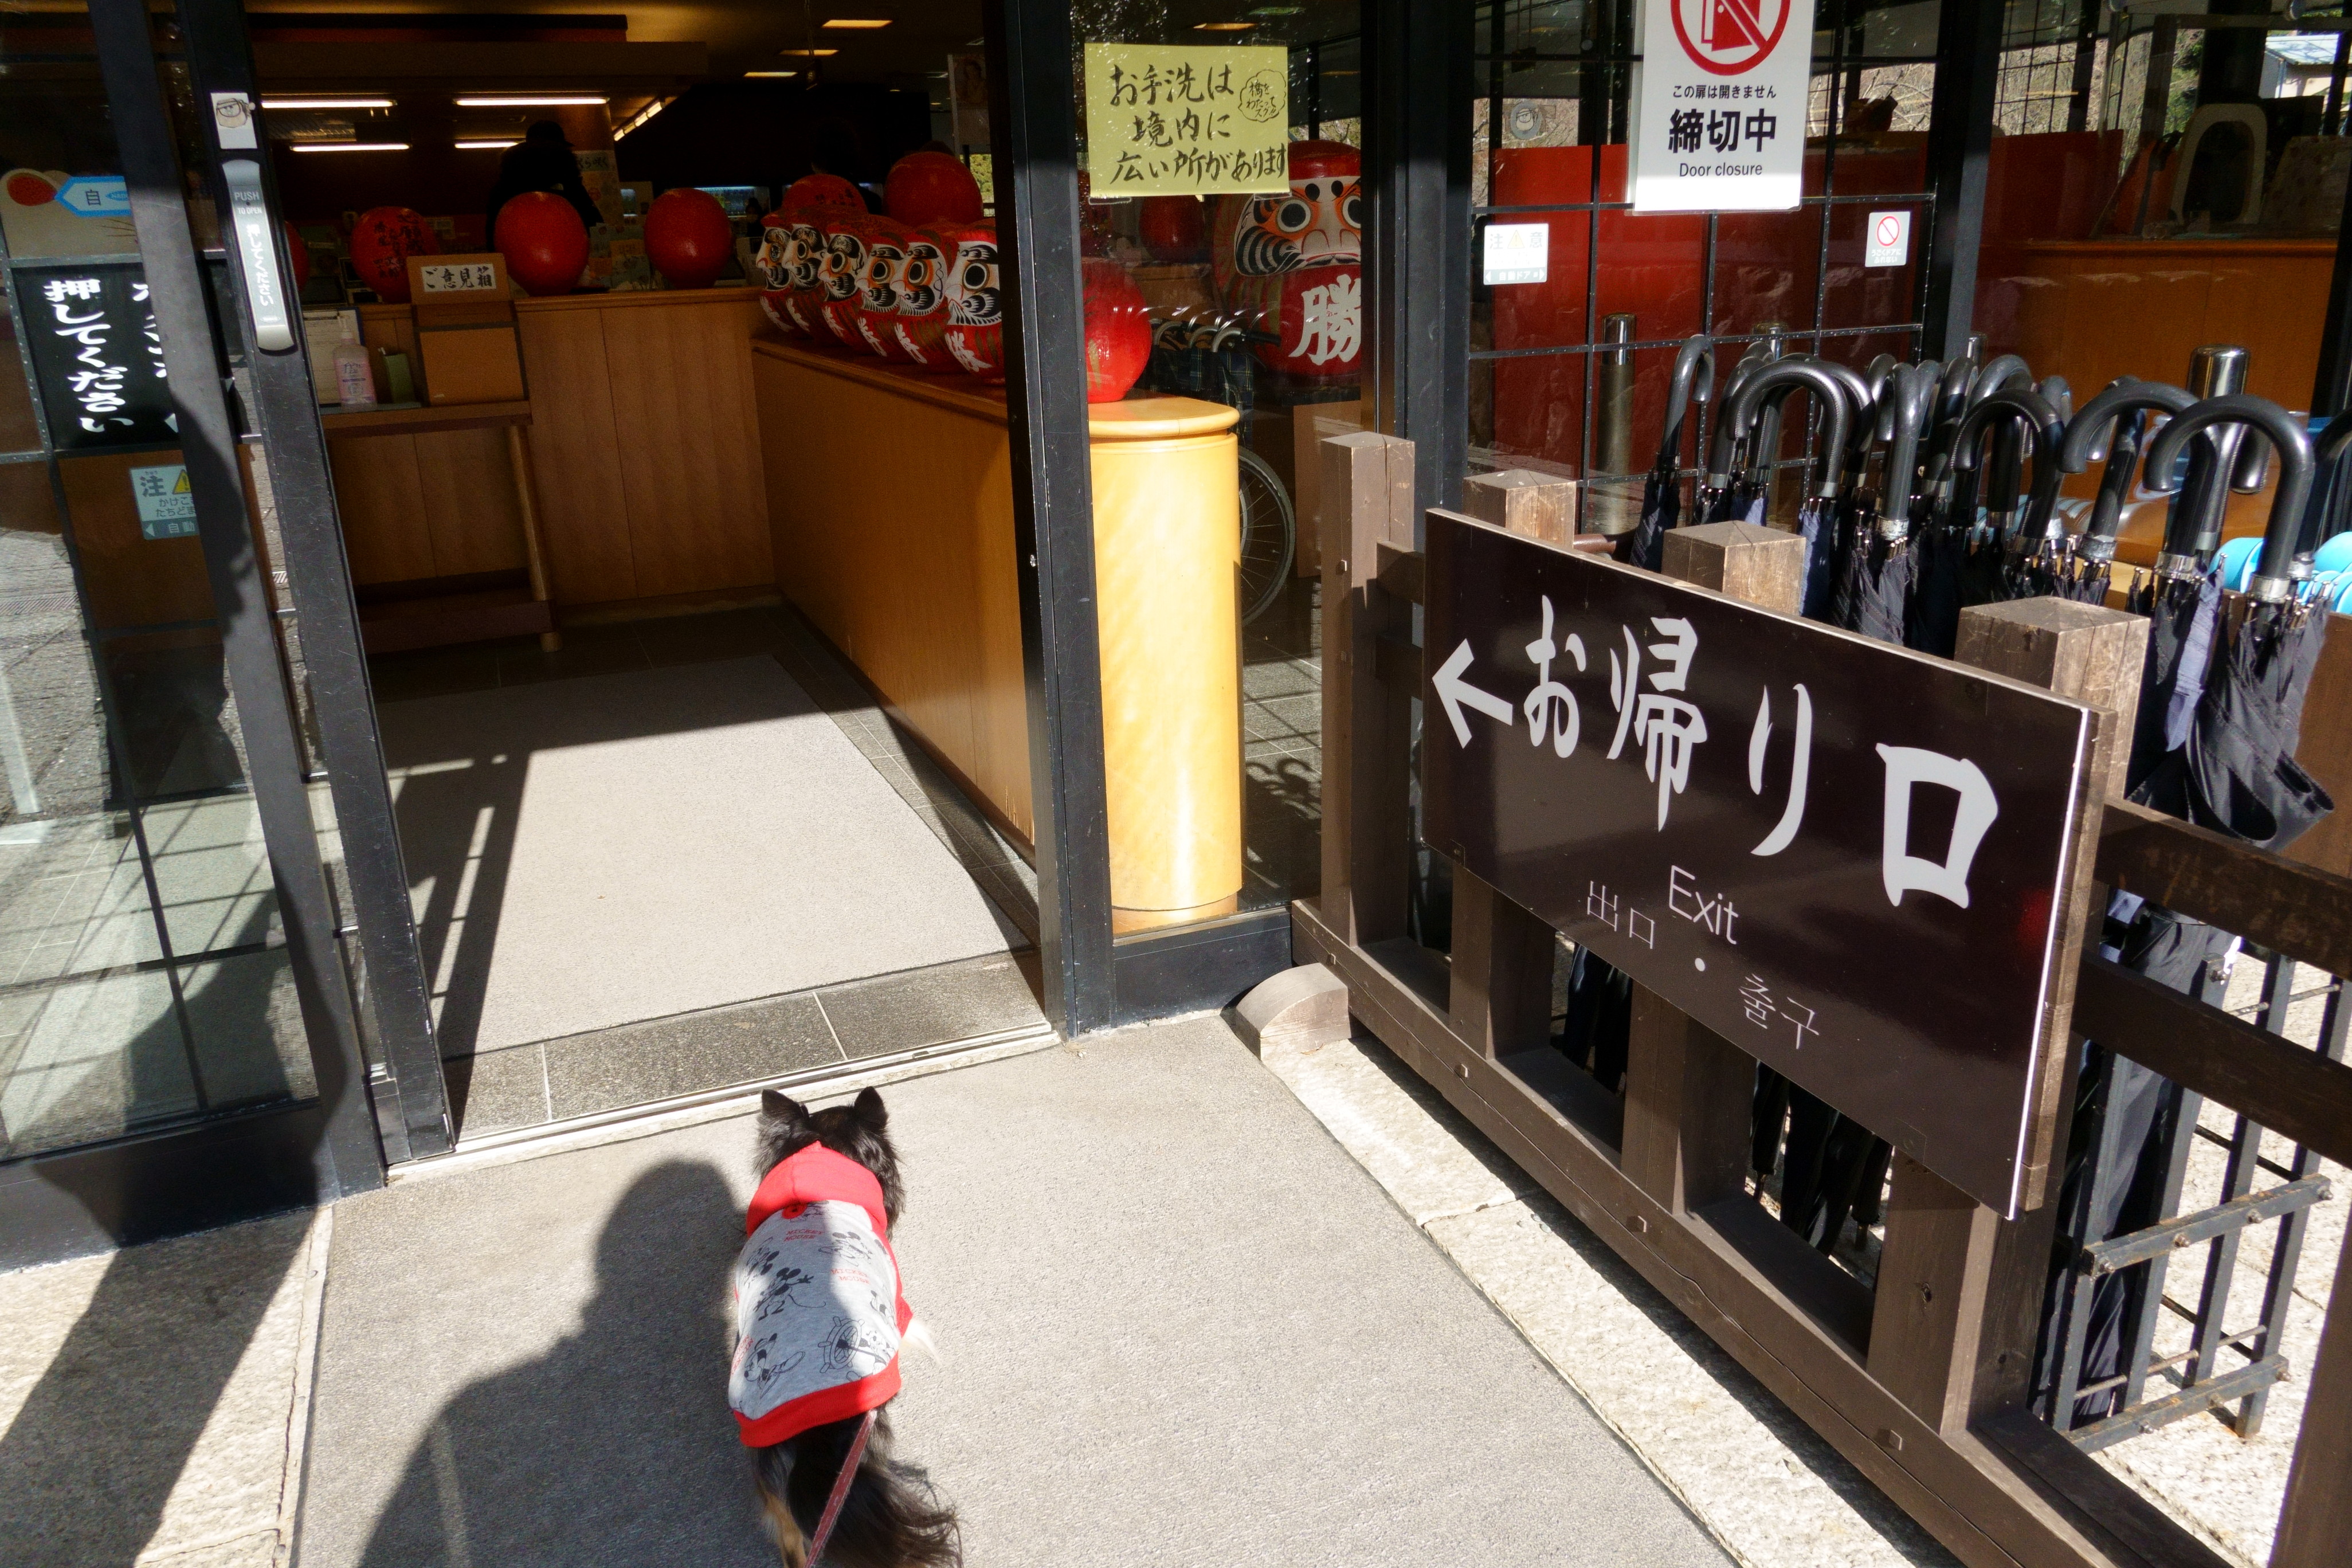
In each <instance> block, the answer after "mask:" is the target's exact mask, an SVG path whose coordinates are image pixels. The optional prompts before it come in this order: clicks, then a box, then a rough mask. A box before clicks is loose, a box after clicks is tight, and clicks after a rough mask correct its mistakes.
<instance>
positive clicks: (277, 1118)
mask: <svg viewBox="0 0 2352 1568" xmlns="http://www.w3.org/2000/svg"><path fill="white" fill-rule="evenodd" d="M89 20H90V26H91V30H92V35H93V37H94V39H95V42H96V48H97V55H98V63H99V68H100V77H101V79H102V81H103V83H104V86H105V90H106V96H107V102H108V110H109V113H110V117H111V119H112V121H113V125H114V130H115V135H116V141H117V145H118V148H119V151H120V153H121V163H122V173H123V177H124V179H125V181H126V182H127V184H128V186H129V191H130V198H131V221H132V226H133V228H134V230H135V232H136V234H137V236H138V244H139V251H140V260H141V266H142V276H143V278H144V280H145V282H146V285H147V288H148V292H149V298H150V300H151V301H152V307H153V310H154V316H155V323H156V327H157V329H158V332H159V334H160V336H161V338H162V340H163V360H164V365H165V369H166V371H167V373H168V377H169V384H170V387H171V392H172V399H173V407H174V412H175V414H176V416H177V421H178V433H179V436H180V452H181V458H182V460H183V461H184V463H185V465H186V468H187V474H188V482H189V488H190V489H191V492H192V499H193V501H194V510H195V513H196V531H197V537H198V541H199V543H200V545H201V547H202V550H203V553H204V559H205V572H206V575H207V578H208V579H209V582H210V584H211V588H212V594H213V599H214V605H215V616H216V620H217V624H218V626H219V628H220V634H221V643H222V654H223V660H224V665H225V673H226V682H227V687H228V691H229V694H230V696H231V697H232V699H233V700H234V701H235V702H236V710H237V719H238V730H239V733H240V735H241V737H242V739H243V741H244V751H245V764H246V774H247V783H248V784H249V787H250V788H251V791H252V798H253V803H254V807H255V811H256V814H257V816H258V818H259V821H260V826H261V831H262V837H263V841H264V846H265V848H266V851H267V854H268V862H269V867H270V871H271V876H272V880H273V883H274V886H275V889H276V892H277V900H278V916H279V923H280V926H281V928H282V932H283V940H284V943H285V951H286V954H287V959H288V962H289V967H290V969H291V971H292V976H293V980H294V986H295V994H296V997H297V1002H298V1005H299V1012H300V1016H301V1021H302V1029H303V1035H304V1038H305V1041H306V1043H307V1046H308V1048H309V1052H310V1063H311V1068H312V1071H313V1074H314V1076H315V1078H316V1081H317V1086H318V1093H317V1097H316V1098H315V1099H314V1100H308V1101H303V1102H299V1103H293V1104H284V1105H278V1106H270V1107H265V1108H262V1109H259V1110H251V1111H246V1112H237V1113H231V1114H227V1115H224V1116H219V1117H214V1118H210V1119H207V1120H205V1121H199V1122H196V1123H194V1124H193V1125H190V1126H186V1127H180V1128H167V1129H162V1130H158V1131H151V1132H144V1133H138V1134H132V1135H130V1136H127V1137H121V1138H116V1139H111V1140H107V1141H104V1142H97V1143H92V1144H88V1145H84V1146H81V1147H78V1148H72V1149H67V1150H61V1151H58V1152H54V1153H47V1154H36V1155H32V1156H28V1157H26V1158H25V1159H22V1160H18V1161H14V1162H11V1163H9V1164H8V1165H6V1166H5V1167H0V1217H5V1224H0V1264H5V1265H21V1264H27V1263H33V1262H40V1261H47V1260H50V1259H54V1258H61V1257H68V1256H71V1255H74V1254H77V1253H83V1252H90V1251H97V1250H102V1249H104V1248H106V1247H114V1246H121V1245H126V1244H129V1243H132V1242H137V1241H142V1240H146V1239H150V1238H152V1237H159V1236H164V1235H170V1234H173V1233H175V1232H178V1231H184V1230H188V1229H193V1228H196V1227H199V1226H206V1225H217V1224H223V1223H226V1222H228V1221H231V1220H235V1219H239V1218H244V1217H247V1216H250V1215H258V1214H264V1213H269V1212H273V1211H278V1210H284V1209H288V1208H298V1207H302V1206H305V1205H311V1204H317V1203H326V1202H332V1201H333V1200H335V1199H337V1198H340V1197H342V1196H345V1195H347V1194H352V1193H357V1192H363V1191H367V1190H370V1189H373V1188H374V1187H377V1186H380V1185H382V1184H383V1148H382V1146H381V1143H380V1142H379V1139H378V1136H377V1131H376V1124H375V1117H374V1115H373V1107H372V1106H371V1104H370V1101H369V1097H368V1095H367V1093H366V1092H365V1084H366V1069H365V1067H364V1065H363V1061H362V1052H361V1048H360V1037H359V1027H358V1021H357V1018H356V1016H355V1014H354V1010H353V1008H352V994H351V990H350V987H349V983H348V981H347V978H346V976H345V973H344V971H343V967H342V963H341V959H340V956H339V954H338V952H337V942H336V937H337V933H336V920H335V914H334V903H333V899H332V896H331V891H330V889H329V887H328V882H327V876H326V871H325V868H324V867H323V866H322V864H321V862H320V852H319V843H318V831H319V830H318V825H317V824H316V823H315V822H314V821H313V820H312V817H311V809H310V779H309V778H307V777H306V775H305V769H304V766H303V762H302V752H301V747H300V743H299V740H298V737H297V735H296V731H295V722H296V721H295V713H294V707H293V702H292V699H291V696H290V694H289V690H288V688H287V683H286V673H285V667H284V665H283V664H282V662H281V658H280V650H279V646H278V626H277V624H276V622H277V619H278V616H277V614H276V613H275V612H274V611H273V610H272V609H271V608H270V605H269V603H268V592H267V589H266V587H265V585H264V583H263V578H262V563H261V562H260V560H259V559H258V557H257V552H256V551H255V547H254V533H253V527H252V519H251V518H250V516H249V515H248V512H247V506H246V496H245V485H244V481H243V477H242V473H241V468H240V461H239V452H238V447H239V440H238V436H237V427H236V422H235V418H234V411H233V408H232V404H231V400H230V395H229V384H228V380H227V377H226V376H225V375H224V374H223V370H224V363H223V361H224V355H223V353H222V342H223V334H224V333H225V332H226V331H228V330H229V323H226V322H222V321H215V316H214V306H215V300H214V297H213V294H212V290H211V289H210V288H209V286H208V284H207V280H206V279H205V256H204V255H203V254H202V252H201V251H200V250H199V248H198V247H197V243H196V239H195V236H194V231H193V228H192V226H191V224H190V221H189V216H188V209H187V199H186V192H187V186H186V184H185V182H184V177H183V176H184V172H183V170H182V167H181V163H180V158H179V153H178V150H177V145H176V141H175V138H174V136H173V127H172V119H171V109H170V105H169V104H168V102H167V101H166V100H165V97H164V88H163V79H162V77H161V75H160V73H159V69H158V66H159V58H158V53H157V50H156V48H155V45H154V39H153V37H152V32H151V28H152V25H153V19H152V18H151V16H150V14H149V13H148V11H147V9H146V7H145V5H143V3H142V0H91V4H90V6H89ZM239 26H240V27H241V26H242V23H241V19H240V21H239ZM223 210H224V211H225V210H226V205H225V204H224V207H223ZM281 265H282V257H281ZM11 287H12V289H13V287H14V285H13V283H12V285H11ZM250 337H251V334H250V332H249V331H247V340H248V343H249V342H250ZM297 363H299V359H298V361H297ZM305 374H306V376H307V373H305ZM68 526H70V523H69V522H68ZM95 657H96V654H95V650H94V651H93V658H95Z"/></svg>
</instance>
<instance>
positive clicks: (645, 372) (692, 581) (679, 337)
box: [330, 289, 775, 607]
mask: <svg viewBox="0 0 2352 1568" xmlns="http://www.w3.org/2000/svg"><path fill="white" fill-rule="evenodd" d="M515 319H516V324H517V328H518V330H519V331H520V336H521V340H522V357H523V370H524V374H525V376H526V377H527V379H528V381H529V384H530V406H531V423H530V454H531V459H532V467H533V468H534V469H535V470H536V473H537V477H538V483H539V494H540V502H541V531H542V535H543V538H544V541H545V544H546V552H547V566H548V573H549V575H550V577H551V580H552V589H553V593H554V596H555V602H556V603H557V604H558V605H569V606H575V607H576V606H580V605H612V604H614V602H616V601H630V600H640V599H658V598H666V597H672V596H676V595H695V594H700V593H709V592H717V591H723V590H730V589H743V590H765V589H768V588H769V587H771V586H772V584H773V583H774V581H775V566H774V562H773V558H772V554H771V552H770V544H769V538H768V506H767V496H766V493H765V491H764V489H763V488H762V486H761V478H760V444H759V425H758V419H757V416H756V414H755V413H754V408H753V400H752V393H751V340H752V338H753V336H754V335H755V334H756V333H758V332H760V331H762V330H763V324H762V321H761V315H760V308H759V300H758V295H757V291H756V290H753V289H695V290H690V291H689V290H677V291H664V292H657V293H642V294H579V295H569V296H562V297H557V298H550V299H543V300H517V301H515ZM360 325H361V336H362V339H363V340H364V341H365V342H369V343H371V344H374V345H379V346H382V347H384V348H392V349H399V350H402V351H404V352H406V353H411V354H412V355H413V354H414V353H415V321H414V319H413V317H412V316H411V313H410V310H409V308H408V307H407V306H404V305H377V306H369V307H366V308H364V309H363V310H362V311H361V323H360ZM330 451H331V458H332V462H333V466H334V471H335V494H336V500H337V502H338V504H339V505H340V507H341V512H342V519H343V533H344V540H345V544H346V548H347V549H348V550H349V551H350V552H351V561H352V577H353V580H354V581H355V582H357V583H359V584H361V585H362V586H363V587H373V586H382V585H384V584H410V583H417V582H421V581H425V580H430V579H436V578H451V577H468V578H479V577H483V576H487V575H490V574H511V573H520V572H522V571H523V570H524V568H525V566H526V564H527V555H526V552H525V549H524V541H523V527H522V517H521V513H520V507H519V504H518V502H517V500H516V496H515V489H514V482H513V479H512V477H511V471H510V469H509V463H508V458H507V452H506V448H505V446H504V437H503V436H502V434H501V433H500V432H499V431H496V430H461V431H445V432H439V433H435V434H430V435H420V436H378V437H371V438H369V439H367V440H364V441H356V440H336V441H332V442H331V444H330Z"/></svg>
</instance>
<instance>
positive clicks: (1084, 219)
mask: <svg viewBox="0 0 2352 1568" xmlns="http://www.w3.org/2000/svg"><path fill="white" fill-rule="evenodd" d="M1116 237H1117V236H1116V234H1115V233H1114V232H1113V230H1112V228H1111V226H1110V204H1108V202H1098V201H1097V200H1095V199H1094V183H1093V182H1092V181H1091V180H1089V179H1087V172H1086V171H1085V170H1084V169H1080V170H1079V171H1078V249H1079V251H1080V253H1081V254H1083V255H1087V256H1108V255H1109V254H1110V242H1111V241H1112V240H1113V239H1114V238H1116Z"/></svg>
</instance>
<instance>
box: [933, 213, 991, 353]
mask: <svg viewBox="0 0 2352 1568" xmlns="http://www.w3.org/2000/svg"><path fill="white" fill-rule="evenodd" d="M936 232H937V233H938V234H939V236H940V238H941V240H942V241H945V240H953V241H954V243H955V254H954V256H953V257H952V258H949V259H948V266H947V297H948V328H947V348H948V353H950V354H951V355H953V356H954V358H955V362H956V363H958V364H960V365H961V366H962V367H963V368H964V369H965V370H967V371H969V372H971V374H973V375H976V376H979V377H981V378H982V380H985V381H1002V380H1003V379H1004V308H1003V299H1002V297H1001V296H1000V295H999V293H998V285H997V266H996V230H995V229H994V228H992V227H991V226H988V225H985V224H966V225H957V226H951V227H950V226H945V225H942V226H940V229H938V230H937V231H936ZM946 248H947V247H946V246H945V245H944V244H942V245H941V247H940V251H941V254H942V256H945V253H946Z"/></svg>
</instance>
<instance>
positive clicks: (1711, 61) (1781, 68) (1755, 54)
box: [1633, 0, 1813, 213]
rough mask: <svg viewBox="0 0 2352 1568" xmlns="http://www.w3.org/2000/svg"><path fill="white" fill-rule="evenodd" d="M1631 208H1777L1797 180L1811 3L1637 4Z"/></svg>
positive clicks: (1705, 0) (1790, 202)
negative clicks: (1639, 14)
mask: <svg viewBox="0 0 2352 1568" xmlns="http://www.w3.org/2000/svg"><path fill="white" fill-rule="evenodd" d="M1642 32H1643V37H1642V39H1641V45H1640V47H1641V49H1642V63H1641V64H1640V65H1639V66H1638V67H1636V68H1635V72H1634V92H1633V97H1634V103H1633V210H1634V211H1635V212H1655V213H1670V212H1782V211H1786V210H1787V209H1789V208H1790V207H1793V206H1795V205H1797V198H1798V196H1799V194H1800V190H1801V185H1802V183H1803V177H1804V165H1805V113H1806V104H1807V101H1808V99H1809V97H1810V88H1811V66H1812V52H1813V4H1812V0H1643V5H1642Z"/></svg>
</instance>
